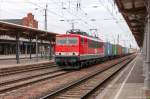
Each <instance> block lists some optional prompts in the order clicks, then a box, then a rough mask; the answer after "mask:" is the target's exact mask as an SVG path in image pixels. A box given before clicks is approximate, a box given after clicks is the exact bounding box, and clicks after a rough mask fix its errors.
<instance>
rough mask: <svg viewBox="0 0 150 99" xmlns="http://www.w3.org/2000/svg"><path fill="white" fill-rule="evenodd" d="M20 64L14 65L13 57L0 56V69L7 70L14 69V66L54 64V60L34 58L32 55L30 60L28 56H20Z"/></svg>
mask: <svg viewBox="0 0 150 99" xmlns="http://www.w3.org/2000/svg"><path fill="white" fill-rule="evenodd" d="M20 57H21V59H20V64H17V63H16V59H15V55H7V56H3V55H0V69H1V68H7V67H16V66H24V65H29V64H38V63H45V62H54V60H53V59H52V60H49V59H46V58H38V60H37V58H35V57H34V55H33V57H32V59H29V55H27V56H25V55H20Z"/></svg>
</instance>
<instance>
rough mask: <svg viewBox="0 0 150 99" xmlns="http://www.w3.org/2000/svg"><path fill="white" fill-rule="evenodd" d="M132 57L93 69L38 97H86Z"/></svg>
mask: <svg viewBox="0 0 150 99" xmlns="http://www.w3.org/2000/svg"><path fill="white" fill-rule="evenodd" d="M134 57H135V56H132V57H130V58H126V59H125V60H123V61H120V62H119V63H118V64H115V65H114V66H111V67H110V68H107V69H103V70H97V71H96V72H95V71H94V72H93V73H91V74H90V75H87V76H85V77H83V78H81V79H79V80H77V81H74V82H71V83H70V84H66V85H64V86H63V87H61V88H58V89H57V90H54V91H53V92H51V93H50V94H47V95H45V96H43V97H40V99H72V98H73V99H86V97H87V96H88V95H89V94H90V93H91V92H92V91H94V89H96V88H97V87H98V86H100V85H101V84H102V83H104V82H105V81H106V80H107V79H109V78H110V77H111V76H113V75H114V74H115V73H116V72H118V71H119V70H120V69H121V68H122V67H124V66H125V65H127V64H128V63H129V62H130V61H131V60H132V59H133V58H134Z"/></svg>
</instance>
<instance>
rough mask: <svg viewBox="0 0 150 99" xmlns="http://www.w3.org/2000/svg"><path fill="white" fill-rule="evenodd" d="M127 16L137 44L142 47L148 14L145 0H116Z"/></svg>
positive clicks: (125, 16)
mask: <svg viewBox="0 0 150 99" xmlns="http://www.w3.org/2000/svg"><path fill="white" fill-rule="evenodd" d="M115 1H116V4H117V6H118V8H119V11H120V12H121V13H122V15H123V17H124V18H125V20H126V22H127V24H128V26H129V28H130V30H131V31H132V34H133V35H134V37H135V39H136V41H137V44H138V45H139V46H140V47H142V45H143V39H144V27H145V18H146V15H147V11H146V6H145V0H115Z"/></svg>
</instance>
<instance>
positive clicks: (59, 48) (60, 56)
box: [55, 30, 104, 69]
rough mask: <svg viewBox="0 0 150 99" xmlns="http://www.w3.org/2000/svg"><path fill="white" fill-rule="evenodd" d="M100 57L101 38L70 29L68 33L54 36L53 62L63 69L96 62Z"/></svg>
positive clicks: (102, 48)
mask: <svg viewBox="0 0 150 99" xmlns="http://www.w3.org/2000/svg"><path fill="white" fill-rule="evenodd" d="M83 33H84V34H83ZM102 57H104V44H103V42H102V40H100V39H98V38H94V37H90V36H87V34H86V33H85V32H80V31H78V32H76V31H72V30H71V31H69V34H63V35H58V36H56V46H55V62H56V64H57V65H58V66H60V67H62V68H64V69H68V68H71V69H78V68H81V67H84V66H87V65H90V64H93V63H96V62H97V61H99V59H100V58H102Z"/></svg>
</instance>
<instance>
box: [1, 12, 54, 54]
mask: <svg viewBox="0 0 150 99" xmlns="http://www.w3.org/2000/svg"><path fill="white" fill-rule="evenodd" d="M0 21H4V22H8V23H13V24H18V25H23V26H28V27H32V28H36V29H38V21H37V20H35V19H34V15H33V14H32V13H28V14H27V16H26V17H24V18H22V19H1V20H0ZM1 34H3V33H1ZM38 45H39V46H38V52H39V54H41V56H46V55H47V54H48V53H49V50H48V49H49V47H53V48H52V50H51V51H52V53H54V46H53V44H51V45H50V43H49V42H47V41H40V40H38ZM30 47H31V49H32V50H31V53H32V54H35V53H36V41H35V39H32V43H29V39H24V38H20V54H29V52H30ZM15 54H16V38H15V37H10V36H7V35H0V55H15Z"/></svg>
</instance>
